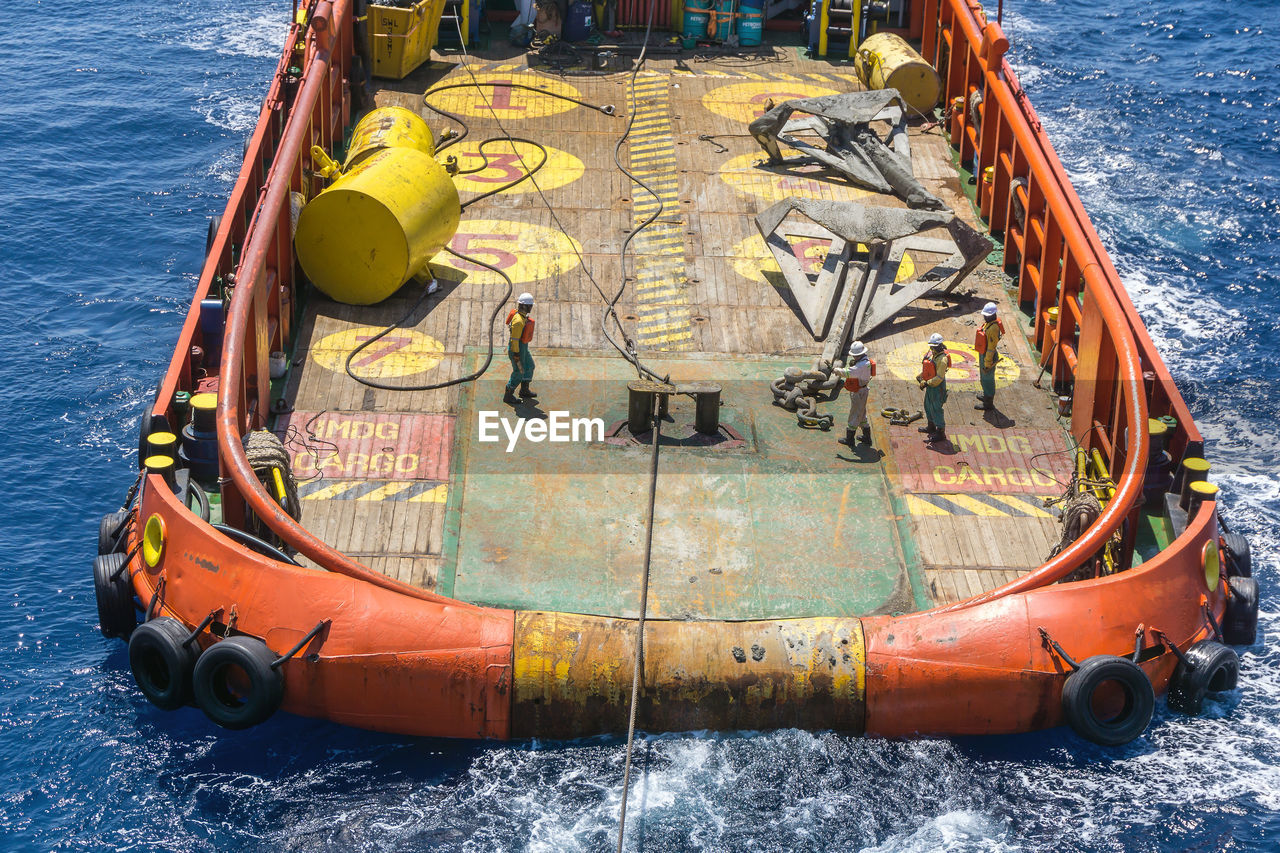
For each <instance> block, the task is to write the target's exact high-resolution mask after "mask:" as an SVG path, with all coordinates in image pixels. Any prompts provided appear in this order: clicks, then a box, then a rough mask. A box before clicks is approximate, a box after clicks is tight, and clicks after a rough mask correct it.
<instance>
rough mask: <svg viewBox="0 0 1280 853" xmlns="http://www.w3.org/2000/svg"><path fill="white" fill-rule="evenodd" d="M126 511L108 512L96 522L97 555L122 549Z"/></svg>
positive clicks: (127, 515)
mask: <svg viewBox="0 0 1280 853" xmlns="http://www.w3.org/2000/svg"><path fill="white" fill-rule="evenodd" d="M128 517H129V513H127V512H109V513H107V514H106V515H104V516H103V517H102V521H100V522H98V556H99V557H101V556H102V555H104V554H114V553H115V552H117V551H122V550H124V520H125V519H126V518H128Z"/></svg>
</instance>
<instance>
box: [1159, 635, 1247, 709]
mask: <svg viewBox="0 0 1280 853" xmlns="http://www.w3.org/2000/svg"><path fill="white" fill-rule="evenodd" d="M1184 657H1185V658H1186V661H1185V662H1184V661H1178V668H1177V669H1175V670H1174V671H1173V678H1171V679H1170V680H1169V697H1168V698H1169V708H1170V710H1173V711H1177V712H1178V713H1180V714H1187V715H1189V716H1193V717H1194V716H1196V715H1197V714H1199V713H1200V712H1201V711H1202V710H1203V709H1204V697H1205V696H1207V695H1208V694H1210V693H1224V692H1226V691H1228V690H1235V688H1236V684H1238V683H1239V681H1240V656H1239V655H1237V654H1236V651H1235V649H1233V648H1231V647H1230V646H1224V645H1223V644H1222V643H1219V642H1216V641H1214V640H1202V641H1200V642H1199V643H1196V644H1195V645H1194V646H1192V647H1191V648H1189V649H1187V651H1186V654H1185V655H1184ZM1188 664H1190V666H1188Z"/></svg>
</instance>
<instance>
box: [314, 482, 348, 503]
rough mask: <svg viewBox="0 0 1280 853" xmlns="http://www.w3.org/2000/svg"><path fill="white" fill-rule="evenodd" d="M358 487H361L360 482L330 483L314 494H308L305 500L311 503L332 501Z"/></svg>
mask: <svg viewBox="0 0 1280 853" xmlns="http://www.w3.org/2000/svg"><path fill="white" fill-rule="evenodd" d="M358 485H360V482H359V481H358V480H348V481H346V482H337V483H330V484H329V485H327V486H322V487H321V488H319V489H316V490H315V491H313V492H308V493H307V494H306V495H305V496H304V499H305V500H309V501H326V500H331V499H333V498H336V497H338V495H341V494H342V493H343V492H349V491H351V490H352V489H354V488H355V487H356V486H358Z"/></svg>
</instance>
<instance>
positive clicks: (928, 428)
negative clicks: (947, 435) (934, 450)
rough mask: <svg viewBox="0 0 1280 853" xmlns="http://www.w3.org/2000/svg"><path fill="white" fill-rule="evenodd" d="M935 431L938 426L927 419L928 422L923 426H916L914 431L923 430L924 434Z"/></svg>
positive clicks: (930, 433) (931, 433)
mask: <svg viewBox="0 0 1280 853" xmlns="http://www.w3.org/2000/svg"><path fill="white" fill-rule="evenodd" d="M937 431H938V428H937V427H936V426H934V425H933V421H929V423H928V424H927V425H925V426H922V427H916V432H923V433H925V434H926V435H933V434H934V433H935V432H937Z"/></svg>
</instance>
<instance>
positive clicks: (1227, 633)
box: [1222, 577, 1258, 646]
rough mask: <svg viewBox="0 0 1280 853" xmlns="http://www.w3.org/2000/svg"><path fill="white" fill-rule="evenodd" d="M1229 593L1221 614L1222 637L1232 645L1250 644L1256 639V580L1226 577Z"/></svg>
mask: <svg viewBox="0 0 1280 853" xmlns="http://www.w3.org/2000/svg"><path fill="white" fill-rule="evenodd" d="M1227 587H1228V589H1229V590H1230V592H1231V595H1230V596H1229V597H1228V598H1227V611H1226V613H1224V614H1223V615H1222V639H1223V640H1224V641H1225V642H1227V643H1229V644H1230V645H1233V646H1252V645H1253V644H1254V642H1256V641H1257V639H1258V581H1257V580H1256V579H1254V578H1245V577H1234V578H1227Z"/></svg>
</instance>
